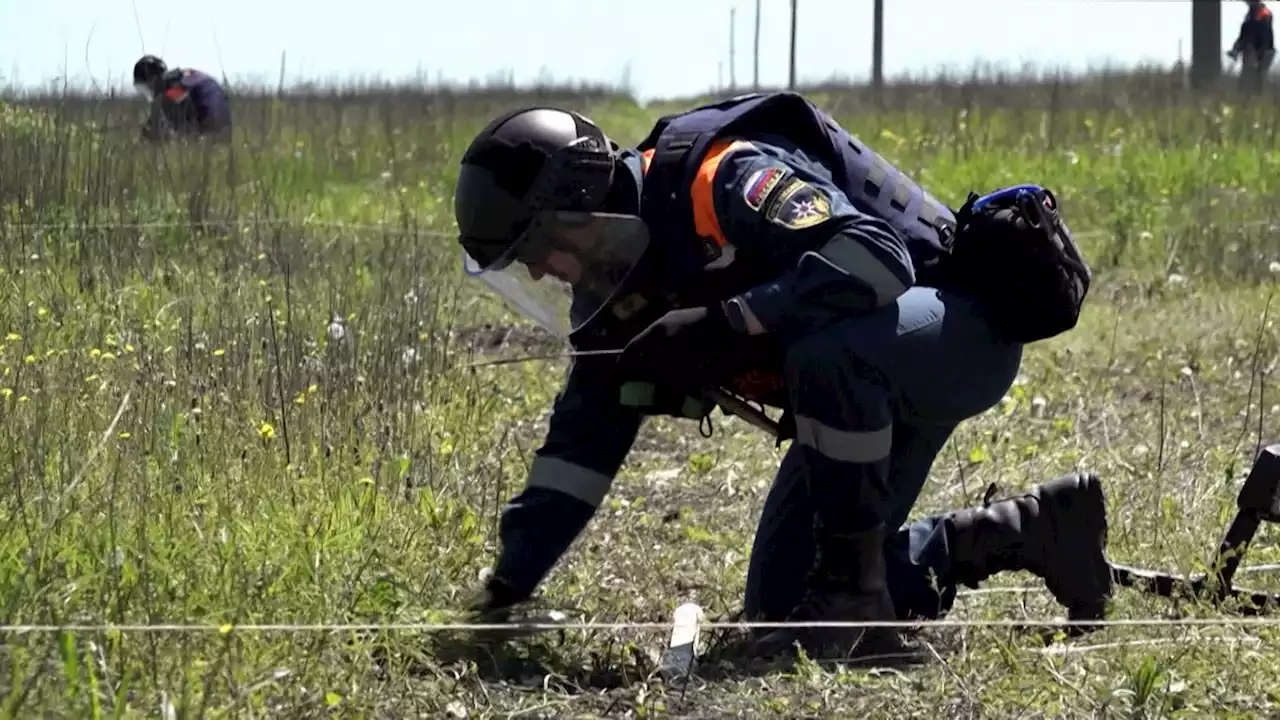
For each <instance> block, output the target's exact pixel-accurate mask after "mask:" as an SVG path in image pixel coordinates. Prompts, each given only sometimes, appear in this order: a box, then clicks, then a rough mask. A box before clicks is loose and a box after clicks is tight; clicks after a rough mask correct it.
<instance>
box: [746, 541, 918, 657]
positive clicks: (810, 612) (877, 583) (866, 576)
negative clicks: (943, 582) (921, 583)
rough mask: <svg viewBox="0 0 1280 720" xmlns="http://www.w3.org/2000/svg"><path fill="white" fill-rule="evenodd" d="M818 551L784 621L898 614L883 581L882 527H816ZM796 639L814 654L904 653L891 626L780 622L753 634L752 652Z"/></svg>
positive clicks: (783, 649)
mask: <svg viewBox="0 0 1280 720" xmlns="http://www.w3.org/2000/svg"><path fill="white" fill-rule="evenodd" d="M817 555H818V557H817V558H816V560H815V563H814V568H813V570H812V571H811V572H810V574H809V579H808V587H807V589H806V591H805V594H804V596H803V597H802V598H801V600H800V603H799V604H798V605H797V606H796V607H795V609H793V610H792V611H791V613H790V614H789V615H788V616H787V618H786V620H785V622H876V621H889V622H893V621H895V620H896V619H897V617H896V615H895V613H894V608H893V599H892V598H891V597H890V596H889V588H888V586H887V584H886V582H885V560H884V530H883V527H881V528H877V529H875V530H871V531H868V532H864V533H858V534H853V535H833V534H825V533H822V532H821V531H819V533H818V548H817ZM796 643H799V645H800V647H801V648H803V649H804V651H805V653H806V654H807V655H808V656H809V657H810V658H813V659H847V658H854V657H866V656H868V655H875V656H881V655H895V656H899V658H902V657H907V658H909V657H910V656H911V655H912V653H911V650H910V648H909V647H908V646H907V645H905V644H904V643H903V642H902V639H901V637H900V636H899V633H898V628H895V627H879V628H875V627H795V628H790V627H784V628H776V629H772V630H769V631H768V632H766V633H764V634H763V636H762V637H760V638H759V639H757V640H756V641H755V642H754V643H753V644H752V648H751V653H752V654H753V655H755V656H757V657H765V658H769V657H778V656H787V655H791V654H793V653H794V646H795V644H796Z"/></svg>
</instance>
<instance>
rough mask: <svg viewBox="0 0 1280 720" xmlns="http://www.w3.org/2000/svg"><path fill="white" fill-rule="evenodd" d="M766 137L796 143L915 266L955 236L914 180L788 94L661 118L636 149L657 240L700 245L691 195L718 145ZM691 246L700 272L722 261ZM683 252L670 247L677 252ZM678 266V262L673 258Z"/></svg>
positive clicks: (940, 208)
mask: <svg viewBox="0 0 1280 720" xmlns="http://www.w3.org/2000/svg"><path fill="white" fill-rule="evenodd" d="M756 134H771V135H777V136H779V137H784V138H786V139H788V140H790V141H792V142H794V143H795V144H796V145H797V146H799V148H800V149H801V150H802V151H804V153H805V154H806V155H808V156H809V157H811V158H814V159H816V160H817V161H818V162H820V163H822V164H823V165H825V166H826V167H827V168H828V169H829V170H830V171H831V173H832V179H833V181H834V184H835V185H836V187H838V188H840V189H841V190H843V191H844V193H845V195H846V196H848V198H849V200H850V201H851V202H852V203H853V205H854V207H856V208H858V209H859V210H861V211H862V212H865V213H867V214H869V215H875V216H878V217H881V218H883V219H885V220H886V221H888V222H889V223H890V224H892V225H893V227H894V228H896V229H897V230H898V232H899V233H901V234H902V236H903V238H904V239H905V240H906V243H907V249H908V252H909V253H910V255H911V260H912V263H913V264H914V265H915V266H916V268H917V269H923V268H928V267H930V266H932V265H933V264H935V263H936V262H937V260H938V259H939V258H941V257H942V256H943V255H945V254H946V253H947V252H948V251H949V248H950V243H951V239H952V237H953V235H954V233H955V227H956V218H955V214H954V213H953V212H952V211H951V209H950V208H948V207H947V206H946V205H944V204H943V203H941V202H938V200H936V199H935V198H934V197H933V196H931V195H930V194H929V193H927V192H925V191H924V190H923V189H922V188H921V187H920V186H919V185H918V184H917V183H916V182H915V181H913V180H912V179H911V178H909V177H907V176H906V175H905V174H903V173H902V172H901V171H899V170H898V169H897V168H895V167H894V166H893V165H891V164H890V163H889V162H888V161H886V160H885V159H884V158H883V157H881V156H880V155H879V154H877V153H876V152H874V151H873V150H871V149H870V148H868V147H867V146H866V145H864V144H862V143H861V142H859V141H858V140H857V139H856V138H854V137H853V136H851V135H850V134H849V133H848V131H846V130H845V129H844V128H842V127H840V125H839V124H837V123H836V121H835V120H834V119H832V118H831V116H830V115H828V114H827V113H825V112H823V111H822V110H821V109H819V108H818V107H817V106H815V105H814V104H813V103H811V102H809V101H808V100H806V99H805V98H804V97H802V96H800V95H798V94H796V93H791V92H779V93H754V94H749V95H741V96H738V97H735V98H731V99H729V100H725V101H723V102H719V103H716V104H713V105H707V106H705V107H701V108H697V109H695V110H691V111H689V112H686V113H682V114H679V115H668V116H664V117H662V118H660V119H659V120H658V122H657V124H656V125H655V126H654V128H653V130H652V131H651V132H650V133H649V136H648V137H647V138H645V140H644V141H643V142H641V143H640V145H639V146H637V149H638V150H640V151H642V152H643V151H647V150H650V149H652V150H653V157H652V160H651V161H650V165H649V169H648V172H647V173H646V175H645V182H644V188H643V192H642V195H641V202H640V208H641V217H643V218H644V220H645V222H646V223H647V224H648V226H649V229H650V233H651V234H652V235H653V236H654V237H667V238H672V239H677V238H690V239H693V238H697V234H696V233H695V232H694V224H693V208H692V202H691V200H690V198H689V188H690V186H691V184H692V181H693V178H694V176H695V174H696V173H697V172H698V168H699V166H700V165H701V163H702V159H703V157H704V156H705V155H706V153H707V151H708V150H709V149H710V147H711V144H712V143H713V142H715V141H716V140H718V139H720V138H723V137H726V136H730V135H744V136H748V137H750V136H752V135H756ZM674 244H676V245H688V246H689V247H688V248H687V249H686V252H687V253H689V255H688V256H685V257H680V258H679V260H682V261H683V262H678V263H677V267H684V266H686V263H690V264H692V263H700V264H701V265H705V264H707V263H709V262H713V261H714V260H715V259H716V258H717V257H718V255H719V248H718V247H717V246H716V244H715V242H714V241H712V240H711V239H710V238H702V239H701V241H700V242H693V243H680V242H679V241H678V240H677V241H676V242H675V243H674ZM680 250H681V248H673V249H672V251H673V252H676V253H679V252H680ZM672 259H675V258H672Z"/></svg>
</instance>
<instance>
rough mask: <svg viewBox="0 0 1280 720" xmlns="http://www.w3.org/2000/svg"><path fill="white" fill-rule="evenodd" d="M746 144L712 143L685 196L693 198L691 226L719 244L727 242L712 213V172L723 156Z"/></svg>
mask: <svg viewBox="0 0 1280 720" xmlns="http://www.w3.org/2000/svg"><path fill="white" fill-rule="evenodd" d="M750 146H751V144H750V143H748V142H745V141H743V140H717V141H716V142H714V143H712V144H711V148H710V149H708V150H707V154H706V157H704V158H702V165H701V167H699V168H698V174H697V175H695V176H694V178H693V185H692V186H690V188H689V198H690V199H691V200H692V201H693V203H692V204H693V229H694V230H695V231H696V232H697V233H698V235H699V236H700V237H705V238H711V239H712V240H714V241H715V243H716V245H719V246H720V247H724V246H725V245H728V244H729V241H728V240H726V239H725V237H724V231H723V230H721V229H720V217H719V216H718V215H716V201H715V181H716V171H718V170H719V169H720V163H721V161H723V160H724V158H725V156H726V155H728V154H729V153H731V152H733V151H734V150H740V149H742V148H747V147H750Z"/></svg>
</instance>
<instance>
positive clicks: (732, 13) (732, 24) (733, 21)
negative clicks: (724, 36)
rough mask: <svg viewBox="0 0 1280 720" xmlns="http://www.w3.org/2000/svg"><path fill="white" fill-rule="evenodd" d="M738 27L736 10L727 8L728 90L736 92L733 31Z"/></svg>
mask: <svg viewBox="0 0 1280 720" xmlns="http://www.w3.org/2000/svg"><path fill="white" fill-rule="evenodd" d="M737 27H738V8H736V7H731V8H729V90H731V91H733V92H737V90H738V72H737V69H738V63H737V56H736V55H735V53H734V36H735V35H736V33H735V29H736V28H737Z"/></svg>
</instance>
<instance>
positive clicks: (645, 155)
mask: <svg viewBox="0 0 1280 720" xmlns="http://www.w3.org/2000/svg"><path fill="white" fill-rule="evenodd" d="M652 162H653V150H645V151H644V152H642V153H640V172H642V173H647V172H649V165H650V164H651V163H652Z"/></svg>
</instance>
